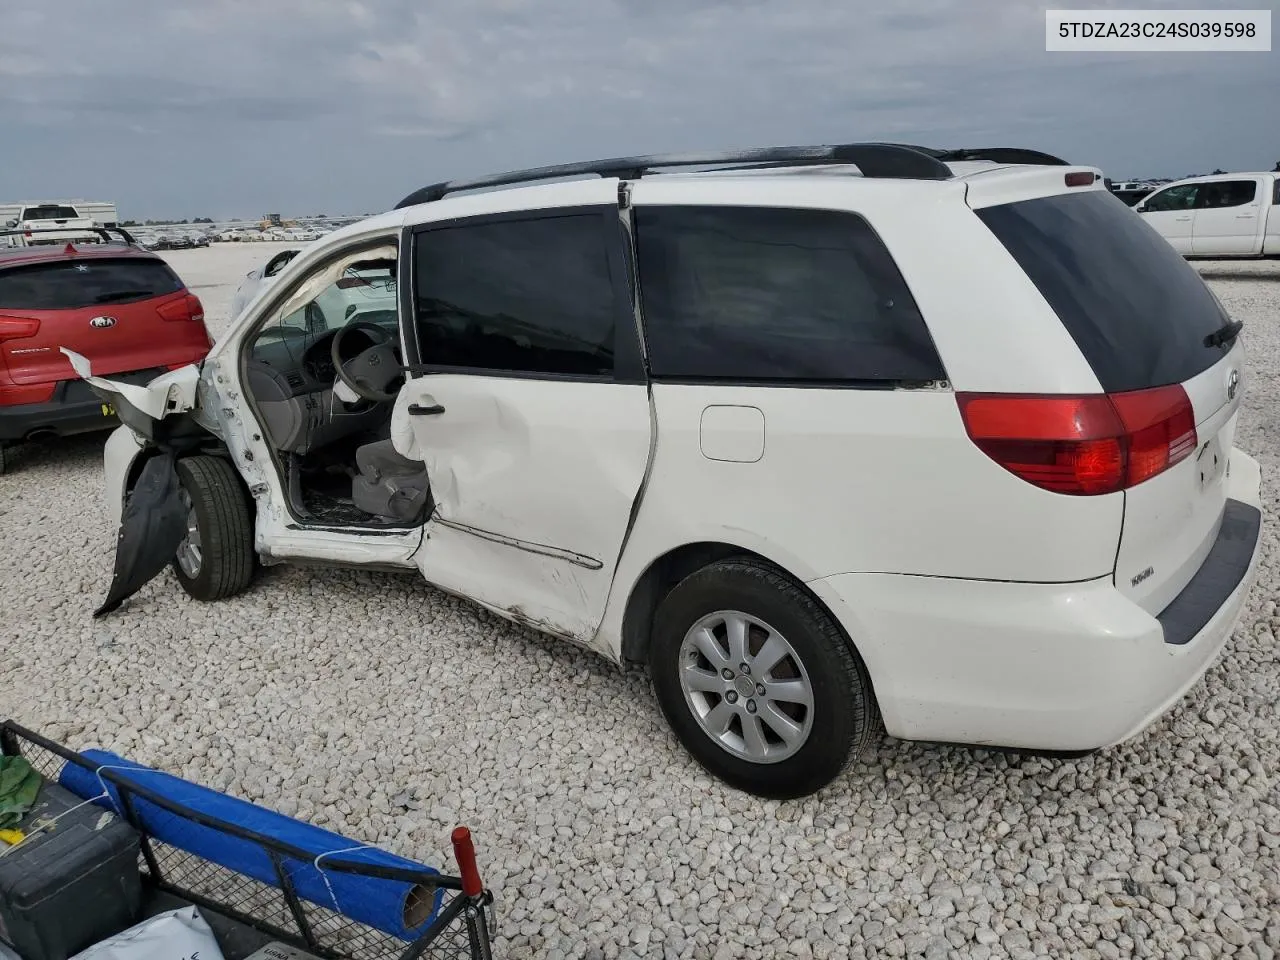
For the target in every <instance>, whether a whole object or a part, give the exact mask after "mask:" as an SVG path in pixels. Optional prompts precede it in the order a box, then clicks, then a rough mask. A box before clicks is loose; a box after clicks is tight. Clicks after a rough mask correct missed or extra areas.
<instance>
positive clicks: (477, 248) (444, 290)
mask: <svg viewBox="0 0 1280 960" xmlns="http://www.w3.org/2000/svg"><path fill="white" fill-rule="evenodd" d="M603 237H604V233H603V228H602V225H601V218H600V215H599V214H596V213H591V214H582V215H573V216H563V217H543V218H539V219H532V220H503V221H497V222H492V223H479V224H471V225H464V226H458V227H447V228H444V229H441V230H429V231H427V232H425V233H420V234H418V236H417V240H416V244H417V245H416V247H415V249H414V257H415V261H414V284H415V297H416V302H417V320H418V346H419V352H420V354H421V357H422V361H423V362H424V363H427V364H431V365H433V366H436V365H443V366H455V367H474V368H480V369H485V370H502V371H508V372H515V373H544V374H562V375H579V376H587V375H602V374H611V373H612V372H613V343H614V321H615V315H616V314H615V306H614V298H613V285H612V280H611V278H610V274H609V260H608V254H607V251H606V248H605V244H604V239H603Z"/></svg>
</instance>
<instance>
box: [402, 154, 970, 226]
mask: <svg viewBox="0 0 1280 960" xmlns="http://www.w3.org/2000/svg"><path fill="white" fill-rule="evenodd" d="M722 164H746V165H748V166H752V167H755V166H759V167H768V166H798V165H815V166H816V165H820V164H854V165H856V166H857V167H858V169H859V170H860V171H861V172H862V175H863V176H864V177H888V178H901V179H907V180H948V179H950V177H951V170H950V169H948V167H947V165H946V163H945V162H943V161H942V160H940V159H939V158H937V157H935V156H933V155H931V153H930V152H928V151H925V150H922V149H921V148H919V147H910V146H905V145H903V144H898V143H843V144H834V145H825V146H812V147H757V148H754V149H750V150H722V151H709V152H705V153H659V154H652V155H650V156H639V157H617V158H614V159H612V160H592V161H588V162H585V163H561V164H556V165H553V166H549V167H533V168H532V169H529V170H516V171H512V172H511V173H499V174H493V175H491V176H486V177H476V178H474V179H470V180H447V181H445V182H443V183H434V184H432V185H431V186H428V187H423V188H422V189H420V190H415V191H414V192H413V193H411V194H409V195H408V196H407V197H405V198H404V199H403V200H401V201H400V202H399V203H397V204H396V206H395V209H397V210H399V209H401V208H402V207H411V206H414V205H415V204H419V203H430V202H432V201H435V200H440V199H442V198H443V197H445V196H446V195H448V194H450V193H457V192H459V191H461V190H478V189H481V188H484V187H505V186H512V185H514V184H518V183H533V182H536V181H539V180H558V179H561V178H563V177H576V176H597V177H618V178H619V179H622V180H636V179H639V178H640V177H643V176H644V175H645V174H646V173H648V172H650V171H653V170H661V169H670V168H672V167H712V166H718V165H722Z"/></svg>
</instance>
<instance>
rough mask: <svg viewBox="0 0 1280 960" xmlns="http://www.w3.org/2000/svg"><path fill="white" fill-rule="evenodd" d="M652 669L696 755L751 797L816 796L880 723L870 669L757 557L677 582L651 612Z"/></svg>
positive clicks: (810, 601) (807, 600)
mask: <svg viewBox="0 0 1280 960" xmlns="http://www.w3.org/2000/svg"><path fill="white" fill-rule="evenodd" d="M649 667H650V673H651V675H652V678H653V685H654V690H655V692H656V694H657V698H658V703H659V705H660V706H661V708H662V712H663V714H664V715H665V716H666V718H667V721H668V722H669V723H670V724H671V727H672V729H673V730H674V731H675V734H676V736H677V737H678V738H679V739H680V742H681V743H682V744H683V745H684V747H685V748H686V749H687V750H688V751H689V752H690V753H691V754H692V755H693V757H694V759H696V760H697V761H698V762H699V763H700V764H702V766H704V767H705V768H706V769H707V770H708V771H710V772H711V773H713V774H715V775H716V776H717V777H719V778H721V779H722V780H724V781H726V782H727V783H729V784H731V785H732V786H735V787H737V788H739V789H741V790H745V791H747V792H749V793H753V794H756V795H758V796H762V797H769V798H774V799H783V800H785V799H792V798H795V797H802V796H805V795H807V794H810V793H813V792H814V791H816V790H819V789H821V788H822V787H824V786H826V785H827V784H828V783H830V782H831V781H832V780H834V779H835V778H836V777H838V776H839V775H840V774H841V772H843V771H844V769H845V768H846V767H847V766H848V765H849V764H850V763H851V762H852V760H853V758H854V757H856V756H857V755H858V753H859V752H860V751H861V750H862V749H863V748H864V747H865V746H866V745H867V744H868V743H869V741H870V739H871V737H872V735H873V733H874V732H875V730H876V729H878V727H879V712H878V710H877V708H876V703H875V696H874V693H873V691H872V689H871V682H870V679H869V677H868V675H867V672H866V668H865V667H864V666H863V664H862V661H861V659H860V658H859V657H858V655H857V652H856V651H855V650H854V649H853V647H852V646H851V645H850V644H849V642H848V640H847V639H846V638H845V636H844V634H843V633H842V632H841V630H840V628H839V627H838V626H837V625H836V623H835V621H834V620H833V619H832V618H831V615H830V614H829V613H827V611H826V610H825V609H823V607H822V606H821V605H820V604H819V603H818V601H817V600H816V599H815V598H814V597H813V596H811V595H810V594H809V593H807V592H806V591H805V590H804V589H803V588H802V587H801V586H800V585H799V584H797V583H795V582H794V581H792V580H791V579H790V578H788V577H787V576H785V575H784V574H782V573H781V572H780V571H778V570H776V569H775V568H773V567H771V566H769V565H767V564H765V563H762V562H759V561H756V560H752V559H748V558H741V559H730V560H722V561H719V562H716V563H713V564H711V565H709V566H707V567H704V568H702V569H701V570H699V571H697V572H696V573H693V574H691V575H690V576H689V577H687V578H686V579H684V580H683V581H681V582H680V583H679V584H678V585H677V586H676V587H675V588H674V589H673V590H672V591H671V592H670V593H669V594H668V595H667V597H666V598H665V599H664V600H663V601H662V603H661V604H660V605H659V607H658V610H657V612H656V614H655V616H654V631H653V636H652V643H651V644H650V648H649Z"/></svg>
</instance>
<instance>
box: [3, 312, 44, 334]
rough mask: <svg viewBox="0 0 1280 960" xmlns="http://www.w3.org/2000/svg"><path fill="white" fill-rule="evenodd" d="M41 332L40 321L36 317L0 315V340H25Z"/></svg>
mask: <svg viewBox="0 0 1280 960" xmlns="http://www.w3.org/2000/svg"><path fill="white" fill-rule="evenodd" d="M39 332H40V321H39V320H37V319H35V318H34V317H4V316H0V340H25V339H26V338H27V337H34V336H35V335H36V334H37V333H39Z"/></svg>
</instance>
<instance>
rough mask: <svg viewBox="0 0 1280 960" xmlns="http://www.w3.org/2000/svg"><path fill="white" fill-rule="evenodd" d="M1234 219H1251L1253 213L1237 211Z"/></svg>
mask: <svg viewBox="0 0 1280 960" xmlns="http://www.w3.org/2000/svg"><path fill="white" fill-rule="evenodd" d="M1236 219H1237V220H1252V219H1253V214H1252V213H1237V214H1236Z"/></svg>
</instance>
